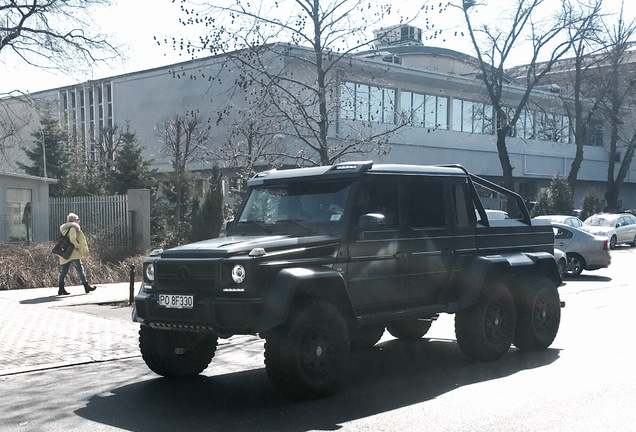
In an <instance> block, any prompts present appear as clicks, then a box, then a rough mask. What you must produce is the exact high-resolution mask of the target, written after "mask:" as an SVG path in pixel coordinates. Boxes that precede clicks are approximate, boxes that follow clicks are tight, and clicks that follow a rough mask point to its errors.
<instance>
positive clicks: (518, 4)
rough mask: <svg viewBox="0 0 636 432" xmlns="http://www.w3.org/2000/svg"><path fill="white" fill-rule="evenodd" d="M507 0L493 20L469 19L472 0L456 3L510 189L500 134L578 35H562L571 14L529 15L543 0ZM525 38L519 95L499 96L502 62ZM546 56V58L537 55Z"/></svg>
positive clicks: (510, 171) (503, 87) (510, 174)
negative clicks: (526, 45)
mask: <svg viewBox="0 0 636 432" xmlns="http://www.w3.org/2000/svg"><path fill="white" fill-rule="evenodd" d="M510 3H511V4H512V5H514V6H513V9H512V11H511V12H512V13H511V15H510V16H508V17H506V15H505V13H504V11H502V12H501V15H500V18H501V19H498V20H497V23H498V24H497V25H496V26H490V25H487V24H483V25H480V26H477V27H475V26H474V25H473V15H474V14H475V13H476V12H477V9H478V8H479V6H480V4H478V2H477V1H476V0H462V3H461V5H460V6H458V7H460V8H461V10H462V11H463V15H464V20H465V22H466V25H467V27H468V33H469V37H470V40H471V42H472V45H473V48H474V50H475V53H476V55H477V59H478V64H479V76H480V78H481V79H482V80H483V82H484V84H485V88H486V92H487V95H488V98H489V100H490V102H491V104H492V105H493V109H494V111H495V115H496V117H497V131H496V133H497V152H498V155H499V161H500V164H501V168H502V177H503V184H504V186H505V187H506V188H509V189H513V188H514V177H513V170H514V167H513V166H512V164H511V162H510V156H509V153H508V148H507V145H506V138H507V137H508V136H509V134H510V132H511V131H512V130H514V128H515V125H516V124H517V121H518V120H519V118H520V116H521V115H522V114H523V113H524V110H525V108H526V106H527V105H528V103H529V100H530V96H531V94H532V91H533V89H534V88H535V87H536V86H537V85H538V84H539V82H540V81H541V80H542V79H543V77H544V76H545V75H546V74H547V73H548V72H550V70H551V69H552V67H553V66H554V64H555V63H556V62H557V61H558V60H559V59H561V58H562V57H563V55H564V54H566V53H567V52H568V50H569V49H570V47H571V45H572V44H573V42H574V41H575V40H577V39H578V38H579V37H580V35H579V34H574V35H571V37H569V38H567V37H566V38H562V36H563V35H564V32H565V30H566V29H569V28H572V21H571V19H572V17H571V15H568V14H564V13H561V14H557V15H555V16H554V17H553V18H552V19H550V20H547V19H546V18H541V19H539V18H538V17H537V18H536V20H535V17H534V15H535V14H537V13H538V12H539V7H540V6H542V5H543V4H544V3H545V2H544V0H514V1H511V2H510ZM537 15H538V14H537ZM526 40H527V41H529V43H530V47H531V54H530V62H529V64H528V65H527V66H526V67H524V70H525V73H524V76H523V82H522V84H523V86H524V89H523V92H522V94H521V97H520V99H519V100H518V101H517V102H515V103H513V102H512V101H508V100H505V97H504V95H505V90H506V87H507V84H508V82H509V77H508V76H507V74H506V68H507V64H508V62H509V59H510V57H511V55H512V53H513V52H514V50H515V49H517V48H518V45H520V44H521V43H523V42H526ZM546 56H547V59H548V60H547V61H543V62H540V61H539V59H540V58H542V57H546ZM506 104H512V107H513V109H512V110H508V109H506Z"/></svg>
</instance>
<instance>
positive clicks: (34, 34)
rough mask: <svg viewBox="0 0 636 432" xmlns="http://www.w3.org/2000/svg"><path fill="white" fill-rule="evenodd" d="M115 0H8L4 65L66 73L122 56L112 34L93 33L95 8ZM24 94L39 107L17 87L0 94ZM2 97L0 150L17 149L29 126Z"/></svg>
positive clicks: (0, 34) (3, 7)
mask: <svg viewBox="0 0 636 432" xmlns="http://www.w3.org/2000/svg"><path fill="white" fill-rule="evenodd" d="M109 4H110V0H28V1H26V0H24V1H15V0H7V1H4V2H2V4H0V63H3V64H5V65H9V66H10V65H14V64H27V65H30V66H31V67H33V68H42V69H56V70H61V71H66V72H71V71H76V70H77V68H78V67H80V66H81V67H92V66H93V65H94V64H95V63H98V62H106V61H108V60H109V59H112V58H115V57H117V56H118V55H119V52H118V49H117V48H116V47H115V46H113V45H112V44H111V43H110V42H109V40H108V38H107V37H106V36H104V35H101V34H99V33H97V32H95V31H94V29H95V28H96V26H95V24H94V23H93V20H92V16H91V14H92V13H93V10H94V7H95V6H107V5H109ZM3 96H11V97H14V98H20V99H21V100H22V102H23V103H26V104H29V105H30V106H32V108H33V110H34V111H36V110H37V106H35V104H33V103H32V102H33V101H32V100H31V99H30V98H29V97H28V95H24V94H23V93H21V92H20V91H18V90H17V89H16V90H15V91H11V92H9V93H7V94H0V97H3ZM10 110H11V108H9V104H8V103H7V101H6V100H4V101H3V100H0V153H4V152H6V151H7V149H8V148H10V147H12V146H13V145H14V144H15V142H14V141H12V140H16V139H19V138H20V136H21V135H23V134H22V133H21V132H20V131H21V130H22V129H23V128H24V127H26V126H27V125H28V122H25V121H22V120H24V119H23V118H22V119H21V118H16V117H15V116H13V115H11V112H10Z"/></svg>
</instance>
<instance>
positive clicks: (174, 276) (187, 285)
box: [155, 259, 218, 293]
mask: <svg viewBox="0 0 636 432" xmlns="http://www.w3.org/2000/svg"><path fill="white" fill-rule="evenodd" d="M217 264H218V260H211V259H201V260H193V259H188V260H179V259H160V260H157V261H156V262H155V287H156V289H157V291H159V292H171V293H179V292H196V291H201V292H203V291H207V292H210V291H211V290H214V289H216V279H217Z"/></svg>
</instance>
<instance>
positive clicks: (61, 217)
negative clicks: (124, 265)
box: [49, 195, 129, 246]
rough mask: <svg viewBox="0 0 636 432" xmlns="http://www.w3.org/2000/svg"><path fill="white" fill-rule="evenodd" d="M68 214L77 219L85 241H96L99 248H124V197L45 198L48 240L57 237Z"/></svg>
mask: <svg viewBox="0 0 636 432" xmlns="http://www.w3.org/2000/svg"><path fill="white" fill-rule="evenodd" d="M69 213H75V214H77V215H78V216H79V217H80V224H81V226H82V231H84V233H85V234H86V236H87V237H92V238H97V239H99V241H100V242H102V244H109V245H113V246H128V244H129V235H128V232H129V228H128V227H129V217H128V197H127V196H126V195H113V196H85V197H51V198H49V239H50V240H51V241H55V240H57V239H58V238H59V236H60V228H59V227H60V225H62V224H63V223H65V222H66V217H67V216H68V214H69Z"/></svg>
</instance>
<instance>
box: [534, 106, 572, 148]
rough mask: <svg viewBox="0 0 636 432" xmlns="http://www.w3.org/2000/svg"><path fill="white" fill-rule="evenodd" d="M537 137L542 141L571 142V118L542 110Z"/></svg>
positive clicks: (538, 121)
mask: <svg viewBox="0 0 636 432" xmlns="http://www.w3.org/2000/svg"><path fill="white" fill-rule="evenodd" d="M537 138H538V139H540V140H542V141H552V142H559V143H566V144H567V143H569V142H570V119H569V118H568V117H567V116H564V115H561V114H553V113H546V112H540V113H539V118H538V120H537Z"/></svg>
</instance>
